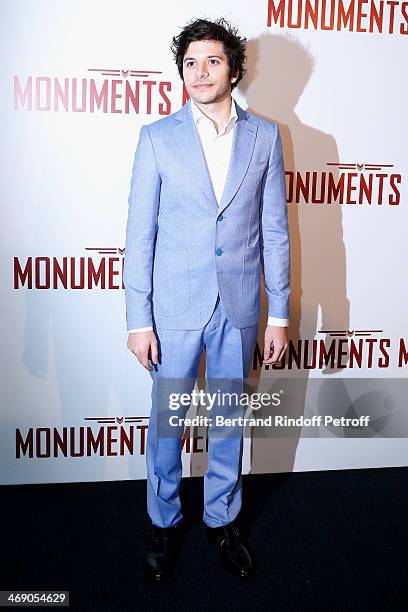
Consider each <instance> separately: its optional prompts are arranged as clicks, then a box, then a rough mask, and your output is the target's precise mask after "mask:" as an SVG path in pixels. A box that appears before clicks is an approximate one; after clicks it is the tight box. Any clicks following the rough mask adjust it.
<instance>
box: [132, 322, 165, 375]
mask: <svg viewBox="0 0 408 612" xmlns="http://www.w3.org/2000/svg"><path fill="white" fill-rule="evenodd" d="M127 347H128V349H129V350H130V351H131V352H132V353H133V354H134V355H136V357H137V358H138V360H139V363H141V364H142V366H143V367H144V368H146V370H149V371H151V370H153V368H152V366H151V365H150V363H149V353H150V357H151V361H152V362H153V363H154V364H157V362H158V358H159V352H158V347H157V338H156V334H155V333H154V331H144V332H132V333H130V334H129V338H128V343H127Z"/></svg>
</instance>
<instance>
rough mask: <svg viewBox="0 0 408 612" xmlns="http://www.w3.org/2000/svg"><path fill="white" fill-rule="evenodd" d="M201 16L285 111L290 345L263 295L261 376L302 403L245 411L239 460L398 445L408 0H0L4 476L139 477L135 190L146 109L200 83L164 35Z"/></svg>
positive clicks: (199, 436) (347, 460)
mask: <svg viewBox="0 0 408 612" xmlns="http://www.w3.org/2000/svg"><path fill="white" fill-rule="evenodd" d="M199 17H201V18H209V19H215V18H218V17H225V18H226V19H227V20H228V21H229V22H231V23H232V24H233V25H234V26H236V27H238V29H239V31H240V34H241V35H243V36H246V37H247V40H248V46H247V73H246V75H245V78H244V79H243V81H242V82H241V83H240V87H239V89H237V90H234V92H233V96H234V98H235V99H236V100H237V102H238V103H239V104H240V105H241V106H242V107H243V108H245V109H246V110H248V111H249V112H251V113H254V114H256V115H259V116H261V117H265V118H268V119H270V120H273V121H276V122H277V123H278V125H279V128H280V132H281V136H282V141H283V147H284V157H285V171H286V184H287V197H288V214H289V223H290V232H291V259H292V280H291V283H292V293H291V319H290V328H289V337H290V342H289V347H288V350H287V353H286V355H285V359H284V360H283V362H282V363H281V365H280V366H279V367H269V368H268V367H265V366H262V359H261V356H262V348H263V331H264V326H265V323H266V298H265V296H264V294H263V298H262V299H263V309H262V318H261V323H260V328H259V337H258V345H257V347H256V350H255V353H254V360H253V367H252V370H251V374H250V376H251V380H250V385H251V387H252V390H254V389H255V388H256V383H259V385H260V387H261V388H263V389H264V390H265V389H268V390H273V391H276V392H278V393H281V394H282V395H283V396H284V399H285V401H283V403H282V405H281V406H280V408H279V410H277V412H279V414H280V415H281V416H282V415H283V416H286V417H288V416H289V415H290V417H291V418H292V421H291V422H290V423H289V426H287V427H285V428H282V429H279V427H278V426H277V427H274V428H271V429H270V430H268V428H267V427H265V428H264V429H263V430H262V431H261V430H259V429H257V430H254V429H252V428H251V427H250V426H248V427H246V429H245V444H244V461H243V470H244V472H245V473H267V472H291V471H308V470H331V469H350V468H368V467H380V466H397V465H407V464H408V444H407V441H406V434H407V431H408V424H407V416H406V413H407V410H406V393H405V391H406V386H405V383H406V374H407V363H408V322H407V312H408V288H407V281H406V266H407V246H406V245H407V226H408V213H407V206H408V201H407V200H408V192H407V178H408V177H407V174H406V173H407V171H408V149H407V136H408V134H407V121H406V117H407V114H406V113H407V108H408V95H407V94H408V88H407V80H406V66H407V60H408V54H407V45H408V2H397V1H393V2H390V1H382V0H378V1H377V0H375V1H367V0H339V1H335V0H332V1H325V0H309V1H307V0H275V1H273V0H270V1H268V0H256V2H252V3H251V4H250V5H249V4H248V2H247V1H246V0H234V1H233V2H232V1H231V0H216V1H215V0H208V1H207V2H205V3H204V2H202V1H198V0H188V1H187V0H181V1H180V2H165V1H164V0H163V1H158V2H150V3H149V2H137V1H134V0H131V1H130V0H129V1H127V0H118V1H117V2H115V3H112V2H104V1H94V0H87V1H86V2H80V1H78V0H59V2H54V1H52V0H36V1H34V2H33V1H31V0H24V1H22V0H8V1H7V0H2V2H1V30H2V35H1V45H2V54H1V58H2V59H1V96H0V104H1V121H2V138H1V148H2V155H1V169H0V172H1V183H0V185H1V207H2V212H3V221H2V224H1V234H2V240H1V250H2V256H1V277H0V282H1V311H2V318H1V319H2V326H1V327H2V333H1V338H2V341H1V344H2V351H1V355H2V357H1V371H0V376H1V391H2V401H1V430H0V431H1V433H0V436H1V443H0V461H1V481H0V482H1V483H2V484H10V483H15V484H20V483H42V482H75V481H97V480H115V479H143V478H145V477H146V469H145V451H146V436H147V427H148V423H149V411H150V391H151V379H150V376H149V374H148V373H147V372H146V371H145V370H144V368H143V367H142V366H141V365H140V364H139V363H138V361H137V359H136V357H135V356H134V355H132V354H131V353H130V351H129V350H128V349H127V332H126V320H125V297H124V287H123V281H122V272H123V263H124V258H125V257H126V253H125V250H124V246H125V232H126V220H127V212H128V203H127V198H128V193H129V187H130V176H131V169H132V163H133V156H134V151H135V147H136V144H137V141H138V135H139V131H140V128H141V126H142V125H144V124H148V123H151V122H153V121H155V120H156V119H159V118H161V117H164V116H166V115H169V114H171V113H173V112H175V111H177V110H178V109H179V108H181V106H182V105H183V104H184V103H185V102H186V100H187V99H188V98H187V95H186V91H185V89H184V88H183V83H182V81H181V80H180V77H179V75H178V72H177V69H176V65H175V63H174V60H173V56H172V53H171V50H170V42H171V38H172V36H174V35H177V34H178V33H179V32H180V29H181V28H182V27H183V26H184V25H185V24H186V23H187V22H188V21H189V20H190V19H192V18H199ZM185 180H188V177H185ZM233 205H234V204H233V202H232V204H231V206H233ZM262 291H263V287H262ZM202 366H203V364H202ZM404 387H405V388H404ZM285 394H286V395H285ZM204 408H205V407H204ZM202 409H203V406H202V405H198V406H196V407H194V406H192V408H191V411H192V414H193V413H194V414H195V412H194V410H195V411H196V412H197V413H199V412H200V410H202ZM364 417H369V418H368V419H367V418H365V419H364ZM286 425H288V423H286ZM272 429H273V431H272ZM186 433H188V432H186ZM190 434H191V436H187V435H186V440H185V443H184V446H183V469H184V474H185V475H201V474H203V473H204V472H205V470H206V458H207V455H206V432H205V430H204V431H203V430H200V429H199V428H195V429H194V430H191V431H190Z"/></svg>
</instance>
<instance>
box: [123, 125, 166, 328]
mask: <svg viewBox="0 0 408 612" xmlns="http://www.w3.org/2000/svg"><path fill="white" fill-rule="evenodd" d="M160 187H161V178H160V174H159V171H158V168H157V163H156V157H155V152H154V149H153V144H152V140H151V137H150V133H149V130H148V127H147V126H145V125H144V126H142V128H141V130H140V135H139V141H138V143H137V147H136V152H135V156H134V162H133V168H132V177H131V181H130V193H129V198H128V204H129V208H128V219H127V225H126V244H125V262H124V268H123V284H124V286H125V300H126V321H127V329H128V331H129V330H130V329H135V328H139V327H150V326H152V325H153V322H152V301H151V300H152V271H153V257H154V247H155V239H156V233H157V215H158V210H159V201H160Z"/></svg>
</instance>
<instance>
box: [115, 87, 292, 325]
mask: <svg viewBox="0 0 408 612" xmlns="http://www.w3.org/2000/svg"><path fill="white" fill-rule="evenodd" d="M191 110H192V112H193V117H194V122H195V125H196V128H197V131H198V134H199V136H200V141H201V145H202V147H203V152H204V157H205V160H206V162H207V167H208V172H209V174H210V177H211V181H212V184H213V188H214V193H215V195H216V198H217V201H218V205H219V203H220V202H221V196H222V193H223V191H224V185H225V181H226V178H227V172H228V166H229V162H230V157H231V148H232V138H233V135H234V126H235V122H236V120H237V118H238V115H237V109H236V107H235V100H234V98H232V96H231V113H230V116H229V119H228V121H227V122H226V124H225V125H224V127H223V128H222V129H221V130H220V131H219V132H218V133H217V130H216V128H215V126H214V123H213V122H212V121H211V119H209V118H208V117H207V116H206V115H205V114H204V113H203V111H202V110H201V109H200V108H199V107H198V106H197V104H195V102H194V101H193V99H192V98H191ZM125 257H126V254H125ZM288 324H289V319H282V318H280V317H268V325H276V326H278V327H287V325H288ZM150 330H153V327H138V328H137V329H130V330H129V333H132V332H141V331H150Z"/></svg>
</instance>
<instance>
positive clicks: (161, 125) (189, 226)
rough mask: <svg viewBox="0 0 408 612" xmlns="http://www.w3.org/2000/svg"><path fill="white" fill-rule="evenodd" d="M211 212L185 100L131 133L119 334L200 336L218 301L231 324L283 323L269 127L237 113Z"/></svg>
mask: <svg viewBox="0 0 408 612" xmlns="http://www.w3.org/2000/svg"><path fill="white" fill-rule="evenodd" d="M236 108H237V115H238V118H237V121H236V123H235V127H234V134H233V141H232V149H231V160H230V164H229V169H228V174H227V178H226V183H225V188H224V192H223V194H222V198H221V202H220V203H219V204H218V202H217V199H216V196H215V193H214V189H213V186H212V182H211V178H210V175H209V172H208V169H207V165H206V161H205V157H204V153H203V150H202V147H201V142H200V138H199V134H198V133H197V130H196V126H195V124H194V118H193V115H192V110H191V101H190V100H189V101H188V102H187V103H186V104H185V105H184V106H183V107H182V108H181V109H180V110H178V111H177V112H175V113H173V114H171V115H169V116H167V117H163V118H161V119H158V120H157V121H154V122H153V123H150V124H148V125H143V126H142V128H141V130H140V135H139V141H138V144H137V147H136V152H135V156H134V163H133V169H132V177H131V183H130V193H129V198H128V203H129V209H128V220H127V227H126V245H125V262H124V269H123V283H124V286H125V300H126V320H127V329H128V330H130V329H133V328H138V327H147V326H149V325H152V326H153V325H154V324H156V326H157V327H159V328H167V329H182V330H189V329H201V328H202V327H204V325H205V324H206V323H207V322H208V320H209V319H210V317H211V314H212V311H213V309H214V306H215V302H216V298H217V294H218V293H219V294H220V297H221V300H222V302H223V305H224V307H225V311H226V313H227V315H228V317H229V320H230V321H231V324H232V325H233V326H234V327H237V328H243V327H248V326H250V325H253V324H255V323H256V322H257V321H258V320H259V315H260V295H259V294H260V281H261V270H262V271H263V274H264V279H265V290H266V294H267V298H268V316H273V317H282V318H288V317H289V294H290V250H289V246H290V245H289V231H288V218H287V202H286V185H285V175H284V166H283V156H282V143H281V138H280V133H279V128H278V126H277V124H276V123H275V122H273V121H268V120H266V119H261V118H259V117H257V116H255V115H253V114H251V113H248V112H247V111H245V110H244V109H242V108H241V107H240V106H239V105H238V104H236Z"/></svg>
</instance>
